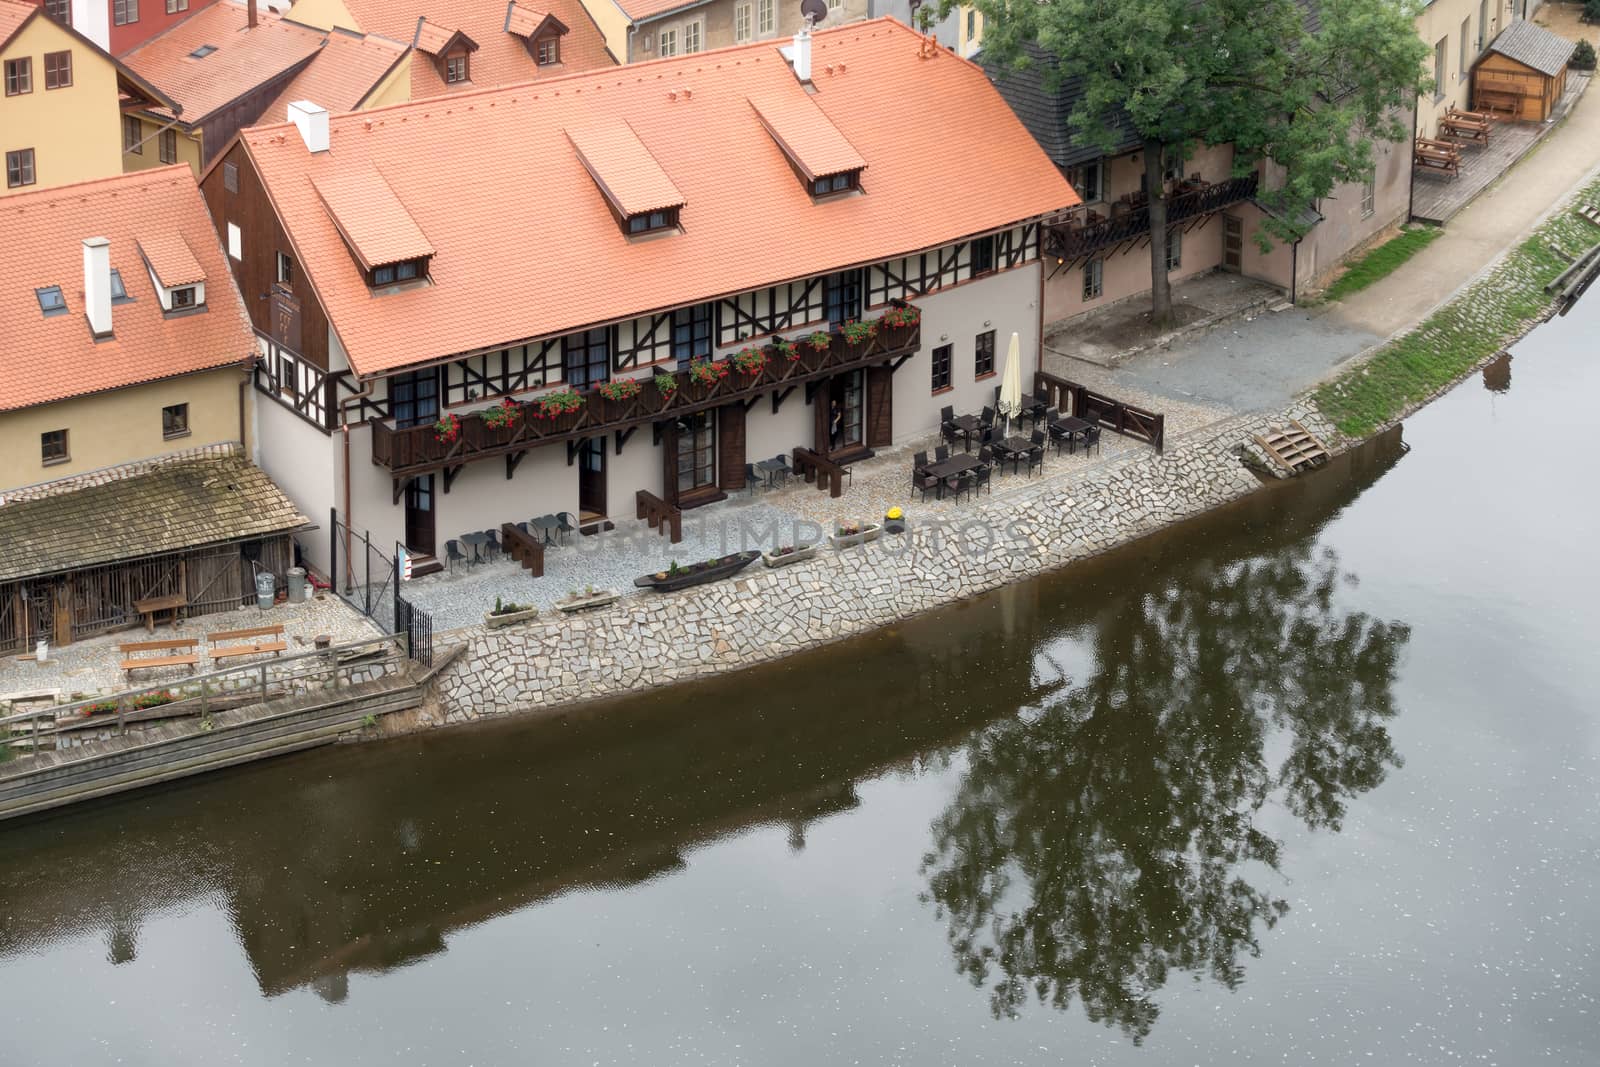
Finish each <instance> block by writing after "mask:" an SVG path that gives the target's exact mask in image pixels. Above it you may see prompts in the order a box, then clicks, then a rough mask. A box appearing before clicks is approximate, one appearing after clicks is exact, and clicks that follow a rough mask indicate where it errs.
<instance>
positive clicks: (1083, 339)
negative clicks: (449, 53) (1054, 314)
mask: <svg viewBox="0 0 1600 1067" xmlns="http://www.w3.org/2000/svg"><path fill="white" fill-rule="evenodd" d="M1282 302H1283V294H1282V292H1281V291H1280V290H1279V289H1278V288H1277V287H1276V286H1273V285H1266V284H1264V283H1262V282H1257V281H1252V280H1250V279H1249V278H1245V277H1243V276H1241V275H1238V274H1229V273H1227V272H1225V271H1220V270H1219V271H1210V272H1208V273H1206V274H1200V275H1196V276H1194V277H1192V278H1186V279H1184V280H1183V281H1181V282H1177V283H1175V284H1174V285H1173V287H1172V314H1173V321H1174V322H1176V323H1177V325H1176V326H1167V327H1165V328H1161V329H1157V328H1155V327H1153V326H1151V325H1150V295H1149V294H1148V293H1144V294H1141V295H1139V296H1131V297H1128V298H1127V299H1124V300H1119V301H1117V302H1116V303H1115V304H1111V305H1109V306H1107V307H1103V308H1097V309H1095V310H1094V311H1090V312H1087V313H1085V314H1083V315H1080V316H1078V317H1077V318H1072V319H1068V320H1066V321H1065V322H1061V323H1053V324H1051V325H1050V326H1048V327H1046V329H1045V340H1044V346H1045V348H1047V349H1049V350H1052V351H1055V352H1058V353H1060V354H1062V355H1064V356H1068V357H1071V358H1072V359H1078V360H1084V361H1086V362H1089V363H1094V364H1097V365H1099V366H1102V367H1111V366H1115V365H1117V364H1118V363H1121V362H1123V361H1125V360H1126V359H1128V358H1129V357H1130V356H1132V355H1135V354H1137V353H1139V352H1142V351H1145V350H1147V349H1153V348H1163V347H1166V346H1168V345H1171V344H1175V343H1181V341H1182V338H1184V337H1185V336H1187V335H1190V334H1193V333H1195V332H1197V331H1200V330H1204V329H1207V328H1208V327H1210V326H1212V325H1214V324H1216V323H1220V322H1226V321H1229V320H1231V319H1234V318H1237V317H1239V316H1241V315H1246V314H1250V313H1252V312H1254V311H1259V310H1261V309H1263V308H1266V307H1269V306H1271V305H1274V304H1279V303H1282Z"/></svg>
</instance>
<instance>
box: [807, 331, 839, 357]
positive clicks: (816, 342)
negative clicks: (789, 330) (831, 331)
mask: <svg viewBox="0 0 1600 1067" xmlns="http://www.w3.org/2000/svg"><path fill="white" fill-rule="evenodd" d="M805 344H806V346H807V347H809V348H810V349H811V350H812V351H813V352H826V351H827V350H828V348H829V346H830V345H832V344H833V338H831V337H829V336H828V335H827V334H825V333H823V332H822V331H821V330H818V331H817V332H816V333H814V334H812V335H811V336H810V337H807V338H806V339H805Z"/></svg>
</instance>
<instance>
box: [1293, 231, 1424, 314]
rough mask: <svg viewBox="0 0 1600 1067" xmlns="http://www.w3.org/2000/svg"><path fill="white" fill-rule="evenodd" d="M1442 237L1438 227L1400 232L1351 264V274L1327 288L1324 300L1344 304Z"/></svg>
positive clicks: (1346, 272)
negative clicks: (1352, 295)
mask: <svg viewBox="0 0 1600 1067" xmlns="http://www.w3.org/2000/svg"><path fill="white" fill-rule="evenodd" d="M1442 233H1444V231H1443V230H1441V229H1439V227H1437V226H1413V227H1410V228H1408V229H1405V230H1402V231H1400V233H1399V234H1398V235H1397V236H1395V237H1391V238H1390V239H1389V240H1387V241H1385V242H1383V244H1381V245H1379V246H1378V247H1377V248H1374V249H1373V250H1372V251H1370V252H1368V253H1367V254H1366V255H1364V256H1362V257H1361V258H1360V259H1358V260H1356V261H1355V262H1354V263H1353V264H1351V266H1350V269H1349V270H1347V271H1345V272H1344V273H1343V274H1341V275H1339V278H1338V280H1336V281H1335V282H1334V283H1333V284H1332V285H1330V286H1328V291H1327V292H1325V293H1323V294H1322V298H1323V299H1324V300H1328V301H1333V300H1342V299H1344V298H1345V297H1347V296H1349V295H1350V294H1351V293H1355V292H1360V291H1361V290H1362V289H1365V288H1366V287H1367V286H1369V285H1371V284H1372V283H1373V282H1375V281H1378V280H1379V279H1381V278H1387V277H1388V276H1389V275H1390V274H1393V273H1394V272H1395V270H1396V269H1398V268H1399V266H1400V264H1402V263H1404V262H1405V261H1406V260H1408V259H1410V258H1411V257H1412V256H1414V255H1416V254H1417V253H1418V252H1420V251H1422V250H1423V249H1424V248H1427V247H1428V246H1429V245H1430V244H1432V243H1433V242H1434V241H1435V240H1437V239H1438V237H1439V235H1440V234H1442Z"/></svg>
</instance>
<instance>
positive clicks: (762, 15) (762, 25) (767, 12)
mask: <svg viewBox="0 0 1600 1067" xmlns="http://www.w3.org/2000/svg"><path fill="white" fill-rule="evenodd" d="M774 11H775V2H774V0H756V33H758V34H760V35H761V36H763V37H765V36H766V35H767V34H769V33H771V32H772V30H773V28H774V27H775V26H776V25H777V18H776V15H775V14H774Z"/></svg>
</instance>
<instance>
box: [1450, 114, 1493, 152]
mask: <svg viewBox="0 0 1600 1067" xmlns="http://www.w3.org/2000/svg"><path fill="white" fill-rule="evenodd" d="M1439 129H1440V130H1441V131H1442V132H1444V133H1446V134H1449V135H1450V136H1451V137H1453V138H1455V139H1456V140H1459V141H1467V142H1469V143H1471V144H1475V145H1477V146H1478V147H1480V148H1486V147H1488V144H1489V124H1488V123H1487V122H1478V121H1475V120H1473V119H1466V118H1455V117H1451V116H1448V115H1447V116H1445V117H1444V118H1442V119H1440V120H1439Z"/></svg>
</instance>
